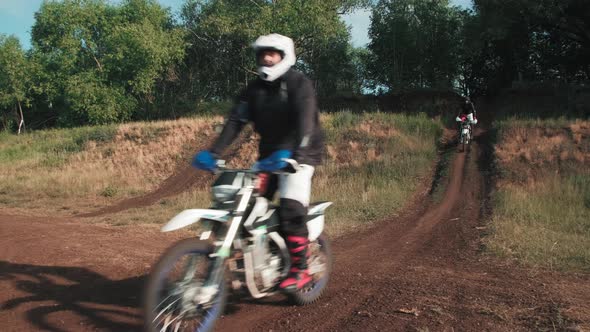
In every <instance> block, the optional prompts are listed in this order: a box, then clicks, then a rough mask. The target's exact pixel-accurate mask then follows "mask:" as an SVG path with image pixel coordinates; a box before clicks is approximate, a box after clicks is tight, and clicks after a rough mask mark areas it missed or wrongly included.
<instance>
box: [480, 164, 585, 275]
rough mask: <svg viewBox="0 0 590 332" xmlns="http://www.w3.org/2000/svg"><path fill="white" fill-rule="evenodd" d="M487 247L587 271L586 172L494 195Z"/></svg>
mask: <svg viewBox="0 0 590 332" xmlns="http://www.w3.org/2000/svg"><path fill="white" fill-rule="evenodd" d="M494 203H495V204H494V205H495V210H494V217H493V220H492V222H493V225H494V235H493V236H492V237H491V238H490V239H489V242H488V244H489V248H490V249H491V250H492V251H493V252H495V253H497V254H499V255H501V256H506V257H512V258H516V259H518V260H521V261H523V262H525V263H527V264H532V265H541V266H547V267H550V268H555V269H574V270H585V271H590V174H586V175H577V176H569V177H565V178H562V177H559V176H554V177H552V178H550V179H547V180H546V181H544V183H543V185H539V186H538V187H536V188H522V187H511V188H504V189H502V190H501V191H499V192H498V193H497V194H496V196H495V199H494Z"/></svg>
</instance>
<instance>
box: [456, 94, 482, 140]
mask: <svg viewBox="0 0 590 332" xmlns="http://www.w3.org/2000/svg"><path fill="white" fill-rule="evenodd" d="M455 121H456V122H457V124H458V126H459V131H461V123H463V122H465V121H468V123H469V131H470V133H471V130H472V127H473V126H474V125H476V124H477V112H476V111H475V106H473V103H472V102H471V99H469V97H465V98H464V99H463V103H462V104H461V112H460V113H459V115H457V117H456V118H455Z"/></svg>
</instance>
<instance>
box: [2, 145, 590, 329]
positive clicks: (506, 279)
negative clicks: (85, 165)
mask: <svg viewBox="0 0 590 332" xmlns="http://www.w3.org/2000/svg"><path fill="white" fill-rule="evenodd" d="M485 141H486V137H485V133H480V135H479V142H485ZM488 156H489V154H488V151H486V145H485V144H481V145H480V143H478V142H477V141H476V142H475V144H474V145H473V146H472V149H471V151H470V152H469V153H457V154H456V157H455V158H454V159H453V161H452V164H451V165H450V176H449V178H450V181H449V183H448V184H447V187H446V192H445V195H444V198H443V199H442V201H441V202H439V203H437V204H436V203H431V202H429V198H428V197H425V196H424V195H418V197H417V199H416V201H415V203H414V204H413V205H411V206H410V207H409V208H408V209H406V211H405V213H403V214H402V215H401V216H400V217H397V218H392V219H389V220H385V221H383V222H381V223H379V224H378V225H377V226H376V227H375V228H373V229H369V230H366V231H364V232H362V233H359V234H352V235H350V236H348V237H345V238H340V239H337V241H334V252H335V256H336V257H335V259H336V260H335V266H334V273H333V278H332V281H331V283H330V285H329V289H328V291H327V293H326V294H325V296H324V297H322V299H321V300H320V301H319V302H318V303H316V304H314V305H310V306H307V307H293V306H288V305H286V303H285V301H284V298H283V297H282V296H277V297H274V298H271V299H267V300H264V301H258V302H254V301H250V300H247V299H242V300H240V301H239V302H237V303H233V304H231V305H230V306H229V307H228V311H227V312H226V315H224V317H223V318H222V319H221V320H220V322H219V325H218V329H217V330H218V331H271V330H272V331H304V330H313V331H519V330H524V331H528V330H534V331H537V330H548V331H554V330H558V331H559V330H567V329H568V328H571V330H572V331H579V330H587V329H590V277H589V276H588V275H579V276H576V275H562V274H558V273H554V272H547V271H539V270H534V271H533V270H528V269H523V268H519V267H517V266H516V265H514V264H511V263H506V262H503V261H499V260H496V259H494V258H490V257H488V256H486V255H484V254H482V253H481V252H480V238H481V235H482V232H486V227H487V225H486V224H485V220H486V214H487V213H489V208H490V207H489V205H488V204H487V201H486V195H487V193H488V189H489V188H488V184H487V183H486V182H485V181H484V176H483V175H482V174H483V172H485V171H486V170H487V167H488V166H487V163H488V161H489V159H488ZM0 213H1V212H0ZM172 236H173V237H170V236H164V235H162V234H160V233H158V231H157V229H156V228H132V227H107V226H96V225H88V224H79V223H76V220H48V219H45V218H37V219H35V218H30V217H14V216H3V215H0V309H1V311H0V330H2V331H31V330H48V331H93V330H105V331H132V330H138V329H139V313H138V310H137V309H136V308H137V306H138V304H139V298H138V295H139V294H140V291H141V287H142V284H143V281H144V274H145V273H146V271H147V270H148V268H149V265H150V264H151V263H153V262H154V260H155V259H156V256H157V255H158V254H159V253H161V251H162V250H163V249H164V247H166V246H168V245H169V244H170V243H171V242H172V241H174V240H175V239H176V238H178V237H181V236H182V234H177V235H172Z"/></svg>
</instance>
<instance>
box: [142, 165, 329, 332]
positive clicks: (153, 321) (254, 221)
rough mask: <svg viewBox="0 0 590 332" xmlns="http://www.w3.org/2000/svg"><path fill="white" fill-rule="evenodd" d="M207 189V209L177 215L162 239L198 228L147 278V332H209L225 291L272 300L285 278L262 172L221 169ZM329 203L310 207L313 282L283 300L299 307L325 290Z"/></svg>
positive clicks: (282, 245) (274, 212) (283, 252)
mask: <svg viewBox="0 0 590 332" xmlns="http://www.w3.org/2000/svg"><path fill="white" fill-rule="evenodd" d="M286 161H287V163H288V165H289V166H288V167H287V169H286V170H283V171H282V172H289V173H294V172H296V171H297V170H298V168H299V165H298V164H297V162H296V161H295V160H292V159H288V160H286ZM219 170H220V171H219V172H218V174H219V176H218V177H217V179H216V180H215V182H214V183H213V185H212V200H213V207H212V208H210V209H191V210H185V211H182V212H181V213H180V214H178V215H177V216H175V217H174V218H173V219H172V220H170V221H169V222H168V223H167V224H166V225H165V226H164V227H163V228H162V231H163V232H169V231H174V230H178V229H181V228H184V227H187V226H189V225H192V224H194V223H196V222H198V221H200V225H201V226H202V227H201V230H202V232H201V233H200V236H199V237H197V238H189V239H185V240H181V241H179V242H177V243H176V244H174V245H173V246H172V247H170V248H169V249H168V250H167V251H166V252H165V253H164V254H163V255H162V256H161V257H160V259H159V261H158V262H157V264H156V265H155V266H154V268H153V270H152V271H151V273H150V276H149V279H148V282H147V287H146V289H145V294H144V306H143V307H144V319H145V327H146V330H147V331H210V330H212V328H213V326H214V324H215V321H216V320H217V319H218V318H219V316H220V315H221V314H222V313H223V311H224V307H225V304H226V296H227V293H228V290H229V289H233V290H236V291H238V290H241V289H247V291H248V292H249V294H250V295H251V296H252V297H253V298H255V299H259V298H263V297H267V296H270V295H273V294H275V293H276V292H277V291H278V285H279V283H280V282H281V281H282V280H283V279H284V278H285V277H286V276H287V273H288V272H289V267H290V256H289V250H288V248H287V245H286V242H285V240H284V239H283V237H282V236H281V235H280V234H279V216H278V209H277V207H276V206H274V205H272V204H271V202H269V201H268V199H266V198H264V197H263V196H262V195H261V193H262V192H264V190H265V188H261V187H260V185H263V184H264V181H258V178H259V174H260V173H261V172H259V171H257V170H256V169H255V168H254V169H247V170H237V169H225V167H224V165H223V162H222V163H221V164H220V165H219ZM331 204H332V203H331V202H320V203H313V204H311V205H310V206H309V209H308V211H309V212H308V216H307V227H308V230H309V240H310V245H309V251H310V256H309V258H308V266H309V274H310V275H311V276H312V278H313V281H312V282H311V283H310V284H309V285H308V286H307V287H305V288H304V289H302V290H300V291H298V292H296V293H292V294H289V297H290V299H291V300H292V301H293V302H295V303H296V304H299V305H304V304H309V303H312V302H314V301H316V300H317V299H318V298H319V297H320V296H321V295H322V292H323V291H324V289H325V288H326V285H327V283H328V280H329V277H330V272H331V268H332V252H331V249H330V243H329V240H328V238H327V236H326V235H325V234H323V228H324V211H325V210H326V208H327V207H328V206H330V205H331Z"/></svg>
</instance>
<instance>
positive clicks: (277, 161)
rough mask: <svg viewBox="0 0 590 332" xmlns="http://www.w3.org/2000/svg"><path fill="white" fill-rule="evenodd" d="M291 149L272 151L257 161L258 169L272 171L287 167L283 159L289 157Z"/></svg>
mask: <svg viewBox="0 0 590 332" xmlns="http://www.w3.org/2000/svg"><path fill="white" fill-rule="evenodd" d="M291 155H293V153H291V151H289V150H278V151H275V152H273V153H272V154H271V155H270V156H268V157H266V158H264V159H262V160H260V161H258V169H259V170H261V171H266V172H274V171H278V170H280V169H283V168H285V167H287V165H288V164H287V162H286V161H284V160H283V159H288V158H291Z"/></svg>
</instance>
